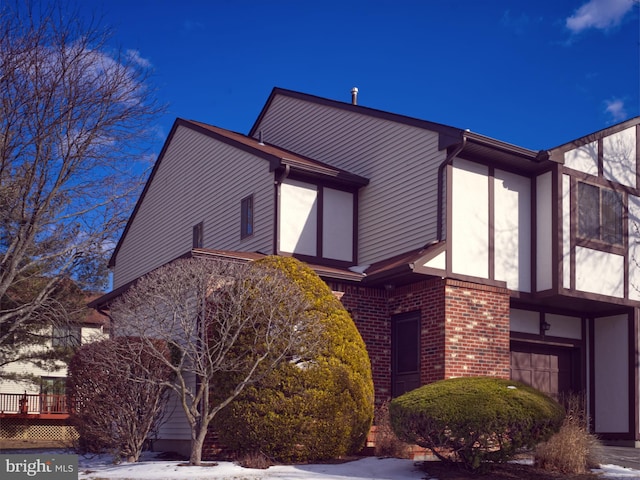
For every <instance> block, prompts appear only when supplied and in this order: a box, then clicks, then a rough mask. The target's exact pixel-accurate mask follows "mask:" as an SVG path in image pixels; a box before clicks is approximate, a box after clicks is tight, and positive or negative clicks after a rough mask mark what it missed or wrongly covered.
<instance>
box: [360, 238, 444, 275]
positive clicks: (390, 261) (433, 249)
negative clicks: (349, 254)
mask: <svg viewBox="0 0 640 480" xmlns="http://www.w3.org/2000/svg"><path fill="white" fill-rule="evenodd" d="M445 247H446V242H445V241H440V242H433V243H431V244H429V245H426V246H424V247H421V248H417V249H415V250H411V251H409V252H405V253H401V254H399V255H396V256H394V257H391V258H387V259H385V260H381V261H379V262H376V263H374V264H372V265H370V266H369V267H368V268H367V269H366V270H365V275H366V278H365V283H366V284H368V285H373V286H377V285H383V284H388V283H393V284H397V285H402V284H405V283H410V282H413V281H416V280H417V279H418V278H422V279H424V278H425V272H421V273H416V266H417V265H420V264H424V263H425V262H426V261H428V260H430V259H431V258H432V257H433V256H435V255H437V254H438V253H440V252H442V251H443V250H444V248H445ZM429 273H431V272H429Z"/></svg>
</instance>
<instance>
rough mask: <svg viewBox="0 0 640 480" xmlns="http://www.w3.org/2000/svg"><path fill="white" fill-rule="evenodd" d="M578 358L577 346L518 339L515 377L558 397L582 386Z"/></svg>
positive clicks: (513, 358) (514, 349)
mask: <svg viewBox="0 0 640 480" xmlns="http://www.w3.org/2000/svg"><path fill="white" fill-rule="evenodd" d="M578 358H579V357H578V355H577V349H575V348H569V347H556V346H550V345H539V344H526V343H516V342H514V343H512V345H511V378H512V379H513V380H517V381H520V382H523V383H526V384H527V385H531V386H532V387H534V388H536V389H538V390H540V391H542V392H545V393H548V394H549V395H551V396H552V397H554V398H556V399H557V398H558V397H559V396H560V395H562V394H567V393H569V392H579V391H580V390H581V385H580V382H579V375H578V372H579V365H578Z"/></svg>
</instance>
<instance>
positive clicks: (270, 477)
mask: <svg viewBox="0 0 640 480" xmlns="http://www.w3.org/2000/svg"><path fill="white" fill-rule="evenodd" d="M47 451H48V452H52V451H51V450H47ZM3 453H9V452H8V451H5V452H3ZM11 453H41V451H37V450H29V451H26V450H21V451H12V452H11ZM56 453H70V452H68V451H63V450H57V451H56ZM155 455H156V454H155V453H145V454H143V456H142V458H141V459H140V462H138V463H133V464H129V463H121V464H113V462H112V457H111V456H109V455H86V456H79V457H78V467H79V476H78V478H79V479H82V480H98V479H100V480H118V479H119V480H125V479H128V480H199V479H202V480H205V479H206V480H422V479H425V478H428V476H427V474H426V473H425V472H424V471H422V470H420V469H419V468H418V467H416V465H415V464H414V462H413V461H412V460H400V459H395V458H384V459H380V458H375V457H366V458H361V459H359V460H354V461H351V462H345V463H338V464H316V465H280V466H273V467H269V468H268V469H266V470H256V469H251V468H243V467H240V466H239V465H236V464H234V463H232V462H218V463H217V464H216V465H215V466H208V467H187V466H181V465H180V464H181V463H184V462H178V461H167V460H158V459H156V458H154V457H155ZM597 472H598V473H599V474H600V477H601V478H603V479H607V480H618V479H620V480H629V479H640V470H631V469H628V468H623V467H619V466H616V465H603V466H602V468H601V469H600V470H597Z"/></svg>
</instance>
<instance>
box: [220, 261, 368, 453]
mask: <svg viewBox="0 0 640 480" xmlns="http://www.w3.org/2000/svg"><path fill="white" fill-rule="evenodd" d="M257 263H258V264H260V265H261V266H264V267H265V268H276V269H279V270H282V271H284V272H285V273H286V274H287V275H288V276H289V277H290V278H291V279H292V280H293V281H295V282H296V283H297V284H298V285H299V286H300V287H301V288H302V289H303V291H304V292H305V295H306V296H307V298H308V300H309V301H310V303H311V308H310V311H309V312H308V313H309V314H310V315H315V316H316V317H317V318H318V321H319V322H321V323H322V326H323V329H322V331H323V332H324V336H325V338H324V342H323V347H322V349H321V351H320V353H319V354H317V355H316V356H315V357H314V358H313V360H312V361H310V362H305V363H303V364H297V363H295V362H294V361H289V362H283V363H282V364H281V365H280V367H279V368H277V369H276V370H273V371H271V372H270V373H269V374H268V375H267V376H266V377H265V378H263V379H261V380H260V381H259V382H258V383H256V384H253V385H251V386H249V387H247V388H245V390H244V391H243V392H242V393H241V394H240V396H239V397H238V398H236V400H234V401H233V402H232V403H231V404H229V405H228V406H227V407H225V408H224V409H223V410H221V411H220V412H219V413H218V415H217V416H216V417H215V419H214V430H215V431H216V432H218V434H219V437H220V440H221V441H222V443H223V444H224V445H226V446H228V447H230V448H231V449H233V450H234V451H236V452H237V453H238V454H247V453H254V452H262V453H263V454H265V455H267V456H269V457H271V458H272V459H274V460H278V461H282V462H292V461H314V460H325V459H330V458H336V457H340V456H343V455H348V454H352V453H356V452H358V451H359V450H360V449H361V448H362V447H363V446H364V442H365V440H366V437H367V433H368V432H369V428H370V427H371V422H372V419H373V380H372V377H371V365H370V362H369V356H368V354H367V350H366V347H365V344H364V341H363V340H362V337H361V336H360V333H359V332H358V330H357V328H356V326H355V324H354V323H353V320H352V319H351V317H350V316H349V314H348V312H347V311H346V310H345V309H344V307H343V306H342V304H341V303H340V301H339V300H338V299H337V298H336V297H335V296H334V295H333V293H332V292H331V290H330V289H329V288H328V287H327V285H326V284H325V283H324V282H323V281H322V280H321V279H320V277H318V276H317V275H316V273H315V272H314V271H313V270H311V269H310V268H309V267H308V266H306V265H305V264H303V263H301V262H299V261H298V260H295V259H293V258H284V257H275V256H272V257H267V258H265V259H263V260H260V261H259V262H257ZM226 380H228V378H227V379H226ZM216 384H217V385H216V386H217V387H218V388H220V389H222V390H224V388H225V385H233V382H232V381H231V382H228V383H227V382H226V381H225V378H224V377H220V378H217V379H216ZM214 388H215V387H214Z"/></svg>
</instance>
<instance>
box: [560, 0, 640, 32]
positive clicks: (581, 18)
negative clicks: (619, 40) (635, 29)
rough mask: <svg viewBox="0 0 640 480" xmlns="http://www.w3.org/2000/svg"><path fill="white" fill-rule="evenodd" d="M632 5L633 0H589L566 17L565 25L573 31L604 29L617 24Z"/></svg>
mask: <svg viewBox="0 0 640 480" xmlns="http://www.w3.org/2000/svg"><path fill="white" fill-rule="evenodd" d="M634 5H635V2H634V0H589V1H588V2H587V3H585V4H584V5H582V6H581V7H580V8H579V9H578V10H576V12H575V13H574V14H573V15H571V16H570V17H569V18H567V21H566V25H567V28H568V29H569V30H571V31H572V32H573V33H579V32H582V31H583V30H586V29H588V28H597V29H599V30H606V29H608V28H611V27H615V26H616V25H618V24H619V23H620V21H621V20H622V18H623V17H624V16H625V15H626V14H627V12H629V11H631V9H632V8H633V6H634Z"/></svg>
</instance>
